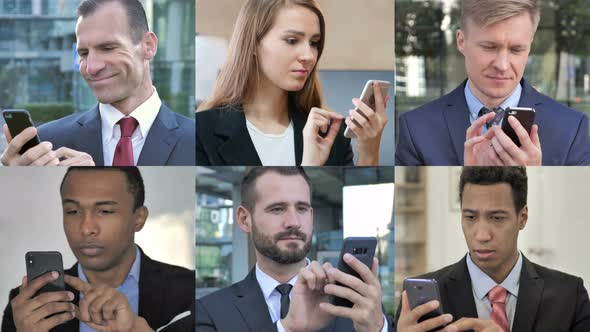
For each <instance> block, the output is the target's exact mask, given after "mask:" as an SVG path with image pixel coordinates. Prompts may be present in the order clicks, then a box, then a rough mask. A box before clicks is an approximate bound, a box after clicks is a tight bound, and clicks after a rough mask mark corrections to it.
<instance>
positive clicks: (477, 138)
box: [464, 136, 486, 151]
mask: <svg viewBox="0 0 590 332" xmlns="http://www.w3.org/2000/svg"><path fill="white" fill-rule="evenodd" d="M485 140H486V137H485V136H475V137H472V138H470V139H468V140H466V141H465V143H464V148H465V150H467V151H470V150H471V149H473V147H474V146H475V145H477V144H479V143H481V142H482V141H485Z"/></svg>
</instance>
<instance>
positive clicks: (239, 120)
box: [196, 0, 387, 166]
mask: <svg viewBox="0 0 590 332" xmlns="http://www.w3.org/2000/svg"><path fill="white" fill-rule="evenodd" d="M325 37H326V36H325V22H324V17H323V14H322V12H321V9H320V7H319V4H318V2H317V1H316V0H247V1H246V3H245V4H244V6H243V7H242V9H241V11H240V14H239V16H238V19H237V22H236V25H235V28H234V32H233V35H232V39H231V42H230V46H229V53H228V57H227V60H226V62H225V64H224V66H223V68H222V69H221V72H220V74H219V77H218V79H217V81H216V84H215V87H214V90H213V94H212V96H211V98H209V99H208V100H207V101H205V102H204V103H203V104H202V105H200V107H199V109H198V110H197V114H196V122H197V165H264V166H294V165H304V166H306V165H309V166H312V165H315V166H320V165H332V166H338V165H351V164H352V163H353V152H352V147H351V144H350V140H349V139H347V138H345V137H344V136H343V131H344V128H345V125H346V126H348V127H350V130H352V131H353V132H354V133H355V134H356V136H357V139H358V141H357V144H356V147H357V154H358V159H357V165H363V166H365V165H378V164H379V145H380V142H381V135H382V133H383V128H384V127H385V124H386V122H387V118H386V116H385V105H386V100H383V97H382V95H381V91H380V89H379V86H374V87H373V89H374V93H375V100H376V105H377V106H376V109H375V110H373V109H371V108H370V107H368V106H367V105H366V104H364V103H362V102H361V101H360V100H358V99H353V103H354V104H355V106H356V107H355V109H356V110H355V111H351V112H350V114H349V115H348V116H347V117H346V118H344V117H343V116H341V115H340V114H338V113H336V112H332V111H330V110H327V109H325V106H324V104H323V100H322V93H321V87H320V82H319V78H318V73H317V63H318V61H319V59H320V57H321V55H322V51H323V48H324V42H325Z"/></svg>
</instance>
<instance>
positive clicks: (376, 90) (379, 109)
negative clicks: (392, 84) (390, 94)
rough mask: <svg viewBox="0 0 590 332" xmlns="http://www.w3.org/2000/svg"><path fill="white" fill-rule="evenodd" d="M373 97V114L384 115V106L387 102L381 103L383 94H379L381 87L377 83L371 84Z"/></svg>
mask: <svg viewBox="0 0 590 332" xmlns="http://www.w3.org/2000/svg"><path fill="white" fill-rule="evenodd" d="M373 95H374V96H375V108H376V110H375V112H377V113H385V104H386V103H387V101H385V102H384V101H383V94H381V86H379V83H377V82H373Z"/></svg>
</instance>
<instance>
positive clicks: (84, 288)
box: [64, 274, 92, 293]
mask: <svg viewBox="0 0 590 332" xmlns="http://www.w3.org/2000/svg"><path fill="white" fill-rule="evenodd" d="M64 281H65V282H66V284H68V285H70V286H72V288H74V289H75V290H77V291H79V292H82V293H88V292H89V291H90V290H91V289H92V286H90V284H88V283H86V282H84V281H82V279H80V278H78V277H74V276H71V275H67V274H64Z"/></svg>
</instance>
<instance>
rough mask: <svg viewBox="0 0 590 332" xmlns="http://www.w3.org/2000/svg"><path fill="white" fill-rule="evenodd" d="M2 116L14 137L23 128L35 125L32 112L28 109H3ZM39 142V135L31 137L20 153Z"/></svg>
mask: <svg viewBox="0 0 590 332" xmlns="http://www.w3.org/2000/svg"><path fill="white" fill-rule="evenodd" d="M2 116H3V117H4V121H5V122H6V124H7V125H8V130H9V131H10V135H11V136H12V137H14V136H16V135H18V134H20V133H21V132H22V131H23V130H25V129H27V128H29V127H34V125H33V120H32V119H31V114H30V113H29V111H27V110H3V111H2ZM37 144H39V136H37V135H35V137H33V138H31V140H30V141H28V142H27V143H25V145H23V147H22V148H21V149H20V151H19V154H21V155H22V154H24V153H25V152H27V150H28V149H30V148H32V147H34V146H35V145H37Z"/></svg>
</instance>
